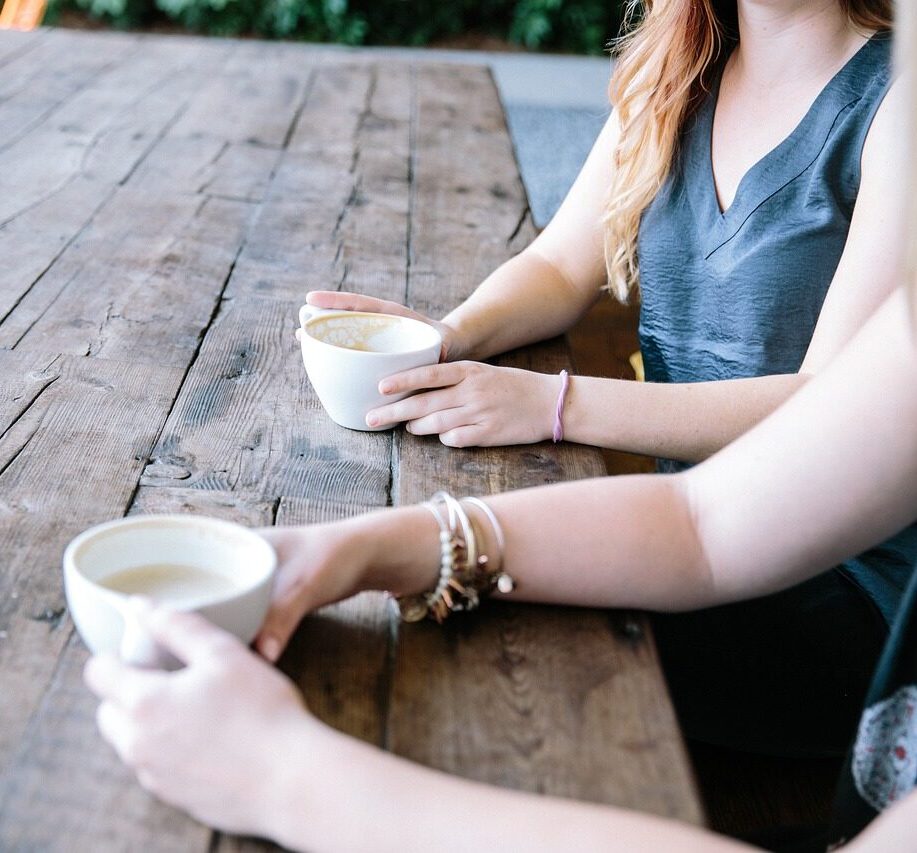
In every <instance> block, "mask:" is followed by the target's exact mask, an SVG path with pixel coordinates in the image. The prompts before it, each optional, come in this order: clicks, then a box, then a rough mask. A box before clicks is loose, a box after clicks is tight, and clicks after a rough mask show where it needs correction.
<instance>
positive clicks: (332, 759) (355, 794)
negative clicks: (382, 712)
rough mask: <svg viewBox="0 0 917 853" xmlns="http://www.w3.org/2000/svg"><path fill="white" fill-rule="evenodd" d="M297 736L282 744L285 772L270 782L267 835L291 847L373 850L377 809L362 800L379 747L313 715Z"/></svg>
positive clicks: (304, 719)
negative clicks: (374, 810) (375, 752)
mask: <svg viewBox="0 0 917 853" xmlns="http://www.w3.org/2000/svg"><path fill="white" fill-rule="evenodd" d="M291 735H292V736H291V737H290V738H289V739H286V740H285V741H284V742H283V743H282V744H280V746H282V747H283V752H282V753H279V754H282V756H283V760H282V762H281V764H282V766H281V767H280V768H279V772H277V773H276V774H275V775H274V776H273V778H271V779H270V780H268V785H266V786H265V787H270V788H273V789H274V791H273V793H272V794H271V795H269V796H268V798H267V799H268V800H269V801H270V802H269V804H268V808H269V809H270V811H269V825H268V826H267V827H266V830H267V831H266V832H265V833H264V835H265V836H266V837H269V838H271V839H272V840H274V841H276V842H277V843H278V844H280V845H281V846H283V847H284V848H286V849H290V850H301V851H307V850H308V851H315V850H323V851H324V850H327V851H334V850H352V849H368V848H369V840H370V838H371V836H372V833H373V831H374V830H373V826H372V822H373V821H372V817H371V813H372V808H371V804H370V803H369V802H360V801H359V800H360V793H361V791H363V790H364V783H365V782H369V780H370V779H371V778H372V773H373V768H372V763H373V762H372V759H373V757H374V750H373V749H372V748H370V747H368V746H367V745H366V744H363V743H361V742H360V741H357V740H355V739H353V738H351V737H348V736H347V735H344V734H342V733H341V732H338V731H336V730H335V729H332V728H331V727H330V726H327V725H326V724H325V723H322V722H321V721H320V720H318V719H316V718H315V717H313V716H312V715H311V714H308V713H304V714H303V715H302V720H301V721H300V724H299V725H298V726H297V727H296V728H295V729H293V730H291ZM275 746H276V745H275ZM382 781H383V780H379V784H378V786H376V787H377V789H381V788H382V787H384V786H383V785H382ZM373 787H374V786H373V785H372V784H370V785H369V788H370V790H372V789H373ZM357 839H362V840H363V843H362V844H358V843H356V842H357Z"/></svg>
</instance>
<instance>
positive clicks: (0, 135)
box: [0, 30, 701, 851]
mask: <svg viewBox="0 0 917 853" xmlns="http://www.w3.org/2000/svg"><path fill="white" fill-rule="evenodd" d="M533 234H534V230H533V226H532V222H531V218H530V215H529V210H528V205H527V203H526V198H525V193H524V190H523V187H522V185H521V182H520V180H519V176H518V172H517V168H516V164H515V161H514V159H513V152H512V147H511V144H510V140H509V137H508V134H507V130H506V126H505V123H504V117H503V113H502V110H501V106H500V103H499V100H498V97H497V94H496V92H495V89H494V85H493V82H492V80H491V77H490V76H489V73H488V71H487V70H486V69H484V68H479V67H457V66H442V65H433V64H425V63H421V62H420V61H418V62H417V63H414V64H403V63H397V62H393V61H389V60H387V59H379V55H378V54H368V53H356V52H345V51H327V50H320V49H308V48H306V47H303V46H297V45H283V44H263V43H257V42H242V41H238V42H236V41H232V42H231V41H217V40H203V39H190V38H188V39H186V38H165V37H149V38H147V37H139V36H134V35H119V34H85V33H84V34H77V33H68V32H64V31H51V30H41V31H37V32H34V33H28V34H22V33H3V34H0V258H2V263H0V318H2V322H0V543H2V545H0V554H2V555H3V562H4V565H3V569H2V571H0V849H3V850H20V849H28V850H39V849H40V850H67V851H72V850H93V851H99V850H115V849H123V850H128V849H129V850H143V851H157V850H182V851H185V850H200V851H207V850H210V849H219V850H233V849H239V848H241V847H248V846H253V847H255V848H260V847H261V845H260V843H258V842H252V841H242V840H239V839H234V838H229V837H221V836H215V837H214V836H213V834H212V833H211V831H210V830H209V829H207V828H206V827H203V826H201V825H199V824H197V823H195V822H194V821H192V820H190V819H188V818H187V817H185V816H184V815H182V814H180V813H178V812H176V811H174V810H172V809H170V808H167V807H165V806H163V805H161V804H159V803H157V802H156V801H154V800H153V799H152V798H151V797H149V796H148V795H147V794H146V793H145V792H144V791H143V790H142V789H141V788H140V787H139V786H138V785H136V784H135V783H134V781H133V778H132V776H131V774H130V773H128V772H127V771H126V770H125V769H124V768H123V767H122V766H121V765H120V764H119V762H118V761H117V760H116V758H115V757H114V754H113V752H112V751H111V750H110V749H109V748H108V746H107V745H106V744H104V742H103V741H102V740H101V739H100V737H99V736H98V734H97V733H96V730H95V727H94V719H93V715H94V711H95V701H94V699H93V697H92V696H91V695H90V694H89V693H88V691H87V690H86V689H85V688H84V687H83V685H82V683H81V670H82V667H83V664H84V662H85V659H86V650H85V649H84V647H83V645H82V643H81V642H80V640H79V638H78V637H77V636H76V635H75V633H74V631H73V627H72V624H71V622H70V620H69V619H68V616H67V612H66V609H65V602H64V597H63V591H62V588H61V578H60V559H61V552H62V550H63V547H64V545H65V544H66V542H67V541H68V540H69V539H70V538H71V537H72V536H74V535H75V534H76V533H78V532H79V531H80V530H82V529H84V528H85V527H87V526H89V525H91V524H94V523H96V522H100V521H103V520H106V519H110V518H114V517H118V516H122V515H124V514H125V513H147V512H166V511H168V512H189V513H207V514H210V515H215V516H221V517H225V518H229V519H234V520H236V521H239V522H242V523H244V524H252V525H260V524H272V523H274V524H302V523H304V522H310V521H318V520H323V519H330V518H335V517H340V516H344V515H349V514H353V513H357V512H362V511H364V510H366V509H369V508H373V507H382V506H387V505H391V504H395V505H397V504H402V503H405V502H409V501H417V500H419V499H422V498H425V497H427V496H428V495H429V494H430V493H431V492H432V491H433V490H434V489H436V488H437V487H441V486H447V487H449V488H450V489H451V490H453V491H454V492H457V493H465V494H467V493H477V494H488V493H491V492H495V491H498V490H505V489H510V488H518V487H523V486H528V485H533V484H539V483H545V482H553V481H558V480H569V479H575V478H581V477H591V476H598V475H601V474H602V473H603V468H602V463H601V457H600V455H599V454H598V453H597V452H595V451H592V450H588V449H585V448H580V447H575V446H570V445H564V444H561V445H559V446H553V445H551V446H549V445H537V446H527V447H516V448H509V449H494V450H467V451H460V450H449V449H446V448H444V447H442V446H441V445H440V444H439V442H438V441H437V440H436V439H435V438H417V437H414V436H411V435H408V434H406V433H405V432H403V431H402V430H396V431H394V432H386V433H381V434H380V433H359V432H350V431H348V430H345V429H342V428H340V427H337V426H336V425H334V424H333V423H332V422H331V421H330V420H329V419H328V418H327V417H326V416H325V415H324V413H323V412H322V410H321V408H320V406H319V404H318V402H317V401H316V399H315V397H314V395H313V393H312V391H311V388H310V387H309V384H308V382H307V381H306V380H305V377H304V371H303V368H302V363H301V360H300V356H299V353H298V348H297V346H296V343H295V341H294V339H293V334H292V333H293V329H294V324H295V322H296V321H295V317H296V310H297V308H298V307H299V305H300V303H301V302H302V301H303V296H304V294H305V292H306V291H307V290H309V289H312V288H329V287H330V288H347V289H352V290H357V291H362V292H365V293H371V294H374V295H377V296H381V297H385V298H388V299H395V300H398V301H403V302H408V303H411V304H413V305H414V306H415V307H416V308H417V309H419V310H420V311H423V312H426V313H428V314H431V315H440V314H442V313H443V312H445V311H446V310H447V309H449V308H450V307H452V306H454V305H455V304H456V303H457V302H459V301H460V300H461V299H463V298H464V297H465V296H466V295H467V294H468V293H469V292H470V291H471V290H472V289H473V288H474V286H475V285H476V284H477V283H478V282H479V281H480V280H481V279H482V278H483V277H484V275H485V274H486V273H488V272H489V271H490V270H492V269H493V268H494V267H495V266H496V265H498V264H499V263H500V262H501V261H503V260H504V259H506V258H507V257H509V256H510V255H511V254H513V253H514V252H516V251H518V250H519V249H521V248H522V247H523V246H524V245H525V244H526V243H527V242H528V241H529V240H531V238H532V236H533ZM568 359H569V355H568V351H567V349H566V345H565V343H564V342H562V341H554V342H551V343H550V344H547V345H543V346H539V347H532V348H527V349H526V350H524V351H521V352H517V353H514V354H512V356H511V357H508V358H506V359H505V360H504V363H509V364H515V365H521V366H525V367H530V368H534V369H537V370H542V371H556V370H559V369H560V368H561V367H563V366H568V365H569V360H568ZM562 531H563V521H562V519H558V535H559V536H561V535H563V534H562ZM558 571H563V566H562V565H559V566H558ZM283 667H284V669H285V670H286V671H287V672H288V673H289V674H290V675H291V677H292V678H294V680H295V681H296V682H297V683H298V684H299V685H300V687H301V688H302V691H303V693H304V694H305V696H306V698H307V701H308V703H309V705H310V706H311V708H312V709H313V710H314V711H315V713H316V714H318V715H319V716H320V717H322V718H323V719H325V720H327V721H329V722H330V723H332V724H333V725H335V726H336V727H338V728H340V729H342V730H344V731H347V732H350V733H352V734H354V735H355V736H357V737H360V738H364V739H365V740H368V741H371V742H373V743H377V744H379V745H380V746H383V747H384V748H386V749H390V750H393V751H395V752H397V753H400V754H402V755H406V756H409V757H410V758H413V759H416V760H417V761H420V762H423V763H426V764H429V765H432V766H435V767H440V768H443V769H446V770H449V771H452V772H455V773H458V774H461V775H464V776H469V777H473V778H476V779H483V780H486V781H489V782H493V783H495V784H498V785H505V786H509V787H515V788H523V789H527V790H532V791H539V792H545V793H550V794H558V795H563V796H571V797H581V798H586V799H590V800H595V801H599V802H607V803H618V804H621V805H624V806H628V807H633V808H636V809H641V810H645V811H650V812H656V813H659V814H664V815H669V816H672V817H676V818H680V819H682V820H686V821H691V822H699V821H700V819H701V814H700V807H699V805H698V800H697V796H696V793H695V790H694V787H693V782H692V779H691V774H690V772H689V769H688V766H687V762H686V758H685V753H684V750H683V746H682V743H681V740H680V737H679V734H678V730H677V727H676V723H675V720H674V717H673V714H672V709H671V707H670V704H669V701H668V699H667V696H666V691H665V687H664V684H663V681H662V679H661V676H660V671H659V666H658V663H657V658H656V655H655V651H654V648H653V643H652V641H651V637H650V635H649V633H648V628H647V624H646V622H645V620H644V619H643V617H641V616H639V615H635V614H626V613H607V612H597V611H588V610H574V609H564V608H547V607H544V608H542V607H533V606H522V605H508V604H493V605H492V606H489V607H487V608H486V609H485V610H484V611H483V612H481V613H480V614H479V615H477V616H475V617H472V618H467V619H455V620H454V622H453V624H451V625H448V626H447V627H446V628H445V629H440V628H437V627H435V626H433V625H427V624H424V625H416V626H409V627H402V626H399V625H397V623H396V622H395V621H394V620H393V614H392V610H391V608H390V607H389V606H388V605H387V604H386V602H385V601H384V599H383V597H382V596H381V595H374V594H373V595H364V596H362V597H360V598H358V599H356V600H353V601H351V602H347V603H345V604H342V605H340V606H337V607H333V608H329V609H327V610H326V611H323V612H321V613H319V614H317V615H316V616H314V617H311V618H309V619H307V620H306V622H305V623H304V625H303V627H302V629H301V630H300V632H299V633H298V635H297V636H296V638H295V640H294V642H293V644H292V646H291V648H290V650H289V653H288V654H287V655H286V657H285V659H284V661H283Z"/></svg>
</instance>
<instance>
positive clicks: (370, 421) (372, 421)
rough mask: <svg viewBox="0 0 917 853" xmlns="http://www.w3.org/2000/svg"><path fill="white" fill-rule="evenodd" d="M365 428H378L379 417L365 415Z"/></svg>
mask: <svg viewBox="0 0 917 853" xmlns="http://www.w3.org/2000/svg"><path fill="white" fill-rule="evenodd" d="M366 424H367V426H379V416H378V415H372V414H370V415H367V416H366Z"/></svg>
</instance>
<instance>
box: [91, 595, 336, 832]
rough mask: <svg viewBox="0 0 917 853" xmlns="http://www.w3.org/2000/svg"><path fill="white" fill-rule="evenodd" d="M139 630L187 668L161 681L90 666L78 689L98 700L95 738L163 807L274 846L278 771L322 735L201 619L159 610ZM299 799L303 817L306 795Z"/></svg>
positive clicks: (261, 667)
mask: <svg viewBox="0 0 917 853" xmlns="http://www.w3.org/2000/svg"><path fill="white" fill-rule="evenodd" d="M144 621H145V623H146V625H147V627H148V628H149V630H150V632H151V633H152V635H153V637H154V638H155V639H156V641H157V642H158V643H159V644H160V645H162V646H163V647H165V648H166V649H168V650H169V651H171V652H172V653H173V654H174V655H175V656H176V657H178V658H179V659H180V660H182V661H183V662H184V663H185V664H186V665H187V666H186V668H185V669H182V670H180V671H178V672H164V671H160V670H144V669H137V668H134V667H130V666H127V665H126V664H123V663H121V662H120V661H119V660H118V659H117V658H115V657H113V656H111V655H99V656H97V657H93V658H91V659H90V660H89V662H88V663H87V665H86V669H85V680H86V683H87V685H88V686H89V688H90V689H91V690H92V691H93V692H94V693H95V694H96V695H97V696H99V698H100V699H101V700H102V703H101V704H100V705H99V709H98V713H97V721H98V726H99V729H100V731H101V732H102V736H103V737H104V738H105V740H107V741H108V742H109V743H110V744H111V745H112V746H113V747H114V748H115V750H116V751H117V753H118V755H119V756H120V757H121V759H122V760H123V761H124V762H125V763H126V764H127V765H128V766H129V767H131V768H132V769H133V770H134V771H135V772H136V774H137V779H138V781H139V782H140V784H141V785H142V786H143V787H144V788H146V789H147V790H148V791H150V792H151V793H152V794H154V795H155V796H157V797H159V798H160V799H162V800H164V801H165V802H167V803H170V804H171V805H174V806H177V807H179V808H181V809H184V810H185V811H187V812H188V813H190V814H191V815H192V816H194V817H195V818H197V819H198V820H200V821H202V822H203V823H206V824H208V825H210V826H215V827H219V828H220V829H224V830H228V831H230V832H236V833H246V834H258V835H266V836H275V837H276V830H277V827H276V825H275V824H276V822H277V821H278V820H279V819H280V816H281V814H282V813H283V812H284V811H285V810H286V809H287V800H288V799H289V792H286V791H285V788H286V787H288V786H287V785H286V784H285V781H286V774H287V773H288V772H289V771H288V768H287V767H285V766H284V764H285V762H286V761H287V758H288V756H290V755H292V754H293V753H292V752H291V750H293V749H294V747H295V749H296V753H295V754H297V755H301V754H302V752H303V743H305V742H310V741H314V739H315V738H316V737H322V736H323V732H324V726H322V724H321V723H319V722H317V721H316V720H314V719H313V718H312V717H311V716H309V714H307V713H306V711H305V707H304V705H303V702H302V699H301V697H300V695H299V693H298V692H297V691H296V689H295V688H294V687H293V685H292V684H291V683H290V682H289V681H288V680H287V679H286V678H284V677H283V676H282V675H280V673H278V672H277V671H276V670H274V669H272V668H271V667H270V666H269V665H268V664H266V663H265V662H264V661H263V660H262V659H261V658H259V657H258V656H257V655H255V654H253V653H252V652H250V651H249V650H248V649H247V648H246V647H245V646H244V645H242V643H240V642H239V641H238V640H237V639H236V638H235V637H233V636H232V635H230V634H227V633H226V632H225V631H222V630H220V629H219V628H216V627H214V626H213V625H212V624H210V623H209V622H207V621H206V620H205V619H204V618H203V617H202V616H199V615H198V614H196V613H180V612H174V611H168V610H162V609H158V610H150V611H149V612H147V613H146V614H145V615H144ZM307 753H308V750H307ZM300 770H302V768H300ZM300 793H301V795H302V796H301V801H302V802H303V804H304V807H305V802H306V800H307V795H308V792H307V791H302V792H300Z"/></svg>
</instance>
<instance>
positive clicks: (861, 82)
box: [637, 34, 917, 621]
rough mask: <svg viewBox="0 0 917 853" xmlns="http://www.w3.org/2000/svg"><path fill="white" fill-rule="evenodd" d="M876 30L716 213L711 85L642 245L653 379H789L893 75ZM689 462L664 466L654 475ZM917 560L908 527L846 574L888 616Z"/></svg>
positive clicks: (645, 339) (649, 217)
mask: <svg viewBox="0 0 917 853" xmlns="http://www.w3.org/2000/svg"><path fill="white" fill-rule="evenodd" d="M890 54H891V38H890V36H889V35H887V34H877V35H875V36H873V37H872V38H871V39H870V40H869V41H868V42H867V43H866V44H865V45H864V46H863V47H862V48H860V50H859V51H858V52H857V53H856V54H855V55H854V56H853V57H852V58H851V59H850V60H849V61H848V62H847V64H846V65H845V66H844V67H843V68H842V69H841V70H840V71H839V72H838V73H837V74H836V75H835V77H834V78H833V79H832V80H831V81H830V82H829V83H828V85H827V86H825V88H824V89H823V90H822V91H821V93H820V94H819V95H818V97H817V98H816V99H815V102H814V103H813V104H812V106H811V108H810V109H809V111H808V113H806V115H805V117H804V118H803V119H802V121H801V122H800V123H799V125H798V126H797V127H796V129H795V130H794V131H793V132H792V133H791V134H790V135H789V136H788V137H787V138H786V139H785V140H784V141H783V142H781V143H780V145H778V146H777V147H776V148H775V149H774V150H773V151H771V152H770V153H768V154H766V155H765V156H764V157H763V158H762V159H761V160H760V161H758V163H756V164H755V165H754V166H752V167H751V169H749V171H748V172H747V174H746V175H745V176H744V177H743V178H742V181H741V182H740V184H739V187H738V190H737V192H736V195H735V200H734V201H733V203H732V205H731V206H730V207H729V209H728V210H726V211H725V212H721V211H720V208H719V202H718V200H717V197H716V189H715V186H714V182H713V171H712V167H711V159H710V136H711V131H712V128H713V113H714V109H715V106H716V97H717V91H718V88H719V84H718V82H717V84H716V86H715V87H714V90H713V92H712V93H711V95H710V96H709V97H708V98H707V99H706V100H705V102H704V103H703V104H702V105H701V106H700V108H699V109H698V111H697V112H696V113H695V114H694V116H693V117H692V118H691V119H689V120H688V122H687V123H686V127H685V129H684V131H683V133H682V137H681V140H680V145H679V151H678V155H677V157H676V160H675V162H674V163H673V165H672V170H671V173H670V175H669V178H668V180H667V181H666V183H665V185H664V186H663V188H662V189H661V190H660V192H659V194H658V195H657V196H656V198H655V199H654V200H653V202H652V204H650V206H649V207H648V208H647V210H646V211H645V212H644V214H643V218H642V220H641V224H640V234H639V239H638V244H637V248H638V256H639V263H640V291H641V308H640V347H641V350H642V352H643V360H644V366H645V370H646V379H647V381H649V382H700V381H705V380H716V379H733V378H738V377H747V376H765V375H769V374H777V373H795V372H796V371H797V370H798V369H799V367H800V365H801V364H802V360H803V358H804V356H805V353H806V350H807V348H808V346H809V341H810V340H811V337H812V332H813V331H814V329H815V323H816V321H817V319H818V315H819V312H820V311H821V306H822V302H823V301H824V298H825V294H826V293H827V291H828V286H829V285H830V284H831V279H832V277H833V276H834V272H835V269H836V268H837V264H838V261H839V260H840V257H841V253H842V252H843V250H844V243H845V241H846V239H847V232H848V229H849V227H850V218H851V215H852V213H853V206H854V204H855V202H856V197H857V191H858V189H859V183H860V157H861V155H862V151H863V143H864V141H865V139H866V134H867V133H868V131H869V127H870V125H871V123H872V120H873V117H874V116H875V113H876V110H877V109H878V107H879V105H880V103H881V102H882V99H883V97H884V96H885V93H886V91H887V90H888V86H889V82H890V65H891V62H890ZM684 467H686V466H685V465H683V464H681V463H677V462H671V461H669V460H660V469H661V470H678V469H680V468H684ZM915 561H917V527H911V528H908V529H907V530H905V531H903V532H902V533H901V534H899V535H898V536H897V537H895V538H894V539H892V540H891V541H889V542H887V543H885V544H884V545H883V546H882V547H881V548H878V549H874V551H871V552H869V554H866V555H863V556H862V557H861V558H858V559H857V560H854V561H851V563H849V564H847V565H846V566H845V567H843V571H844V572H845V574H847V575H848V576H849V577H850V578H851V579H852V580H854V581H855V582H856V583H857V585H858V586H860V587H861V588H862V589H864V590H865V591H866V592H867V593H868V594H869V596H870V597H871V598H872V599H873V601H874V602H875V603H876V604H877V605H878V607H879V609H880V610H881V611H882V613H883V615H884V616H885V617H886V619H887V620H888V621H890V620H891V618H892V615H893V613H894V610H895V609H896V607H897V603H898V600H899V599H900V595H901V592H902V590H903V589H904V587H905V586H906V582H907V579H908V578H909V576H910V573H911V569H912V567H913V565H914V563H915Z"/></svg>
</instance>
